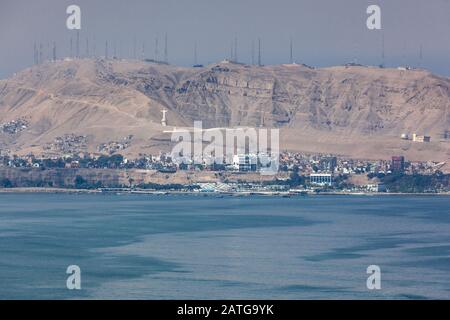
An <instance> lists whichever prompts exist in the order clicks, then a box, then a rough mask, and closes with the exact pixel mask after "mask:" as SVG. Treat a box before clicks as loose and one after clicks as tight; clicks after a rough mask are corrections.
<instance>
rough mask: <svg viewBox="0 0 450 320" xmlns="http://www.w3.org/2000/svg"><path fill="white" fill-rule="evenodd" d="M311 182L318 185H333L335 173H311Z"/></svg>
mask: <svg viewBox="0 0 450 320" xmlns="http://www.w3.org/2000/svg"><path fill="white" fill-rule="evenodd" d="M309 179H310V182H311V184H313V185H318V186H331V185H333V175H332V174H331V173H311V174H310V176H309Z"/></svg>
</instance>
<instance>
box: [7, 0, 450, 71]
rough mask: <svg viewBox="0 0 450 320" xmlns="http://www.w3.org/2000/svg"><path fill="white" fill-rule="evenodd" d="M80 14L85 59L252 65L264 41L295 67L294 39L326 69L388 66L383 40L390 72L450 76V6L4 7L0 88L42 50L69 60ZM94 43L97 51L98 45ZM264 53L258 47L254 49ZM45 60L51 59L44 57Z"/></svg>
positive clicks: (370, 0)
mask: <svg viewBox="0 0 450 320" xmlns="http://www.w3.org/2000/svg"><path fill="white" fill-rule="evenodd" d="M70 4H76V5H79V6H80V7H81V13H82V26H81V27H82V29H81V32H80V37H81V44H80V51H81V54H84V53H85V46H86V37H88V38H89V46H90V50H91V52H92V50H93V47H94V42H95V47H96V52H97V54H98V55H104V52H105V49H104V47H105V42H106V40H108V42H109V44H110V51H109V52H110V54H112V53H113V50H114V46H116V48H117V49H116V51H117V54H118V55H119V56H120V57H132V56H133V51H134V49H133V48H134V45H133V43H134V40H133V39H134V38H136V41H137V43H138V48H139V49H138V51H141V49H140V48H142V43H143V42H145V49H146V50H145V54H146V57H148V58H153V57H154V55H155V54H154V51H155V39H156V38H159V52H160V57H162V52H163V43H164V34H165V33H167V35H168V57H169V62H170V63H173V64H178V65H192V64H193V62H194V43H195V42H197V48H198V49H197V52H198V62H199V63H203V64H208V63H210V62H215V61H219V60H222V59H224V58H228V57H229V56H230V47H231V44H232V42H233V41H234V38H235V37H237V39H238V48H237V54H238V60H240V61H242V62H250V61H251V52H252V51H251V48H252V41H255V43H256V42H257V38H258V37H260V38H261V40H262V62H263V63H264V64H277V63H285V62H289V39H290V38H291V37H292V39H293V43H294V59H295V61H296V62H298V63H306V64H309V65H313V66H328V65H336V64H343V63H345V62H350V61H354V60H355V59H357V62H359V63H363V64H371V65H378V64H380V63H381V47H382V45H381V43H382V40H381V39H382V33H384V38H385V56H386V58H385V62H386V65H387V66H397V65H400V64H409V65H412V66H417V65H419V60H420V59H419V52H420V50H419V48H420V46H421V45H422V47H423V59H422V66H424V67H426V68H428V69H431V70H432V71H434V72H435V73H439V74H444V75H450V59H449V57H450V0H427V1H425V0H378V1H375V0H338V1H336V0H327V1H325V0H276V1H275V0H271V1H269V0H146V1H144V0H127V1H123V0H70V1H66V0H26V1H25V0H0V78H4V77H7V76H9V75H11V74H12V73H14V72H16V71H18V70H21V69H23V68H25V67H28V66H30V65H31V64H32V63H33V44H34V42H37V43H43V45H44V49H47V44H48V43H50V44H51V43H53V41H55V42H56V46H57V55H58V57H61V56H66V55H68V54H69V48H70V38H71V37H72V38H73V39H75V37H76V33H75V31H69V30H67V28H66V19H67V14H66V8H67V6H68V5H70ZM370 4H377V5H379V6H380V7H381V9H382V28H383V30H382V31H379V30H375V31H371V30H368V29H367V27H366V19H367V16H368V15H367V14H366V8H367V6H368V5H370ZM94 39H95V41H94ZM255 46H256V45H255ZM45 55H46V53H45Z"/></svg>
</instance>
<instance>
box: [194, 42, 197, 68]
mask: <svg viewBox="0 0 450 320" xmlns="http://www.w3.org/2000/svg"><path fill="white" fill-rule="evenodd" d="M195 65H197V41H195V42H194V66H195Z"/></svg>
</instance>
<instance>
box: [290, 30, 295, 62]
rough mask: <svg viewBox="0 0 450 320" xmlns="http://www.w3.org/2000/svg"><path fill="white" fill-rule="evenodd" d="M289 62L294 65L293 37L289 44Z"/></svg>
mask: <svg viewBox="0 0 450 320" xmlns="http://www.w3.org/2000/svg"><path fill="white" fill-rule="evenodd" d="M289 62H290V64H293V63H294V57H293V45H292V37H291V39H290V43H289Z"/></svg>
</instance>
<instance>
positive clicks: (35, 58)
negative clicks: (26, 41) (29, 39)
mask: <svg viewBox="0 0 450 320" xmlns="http://www.w3.org/2000/svg"><path fill="white" fill-rule="evenodd" d="M33 60H34V64H38V62H39V61H38V53H37V46H36V42H34V46H33Z"/></svg>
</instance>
